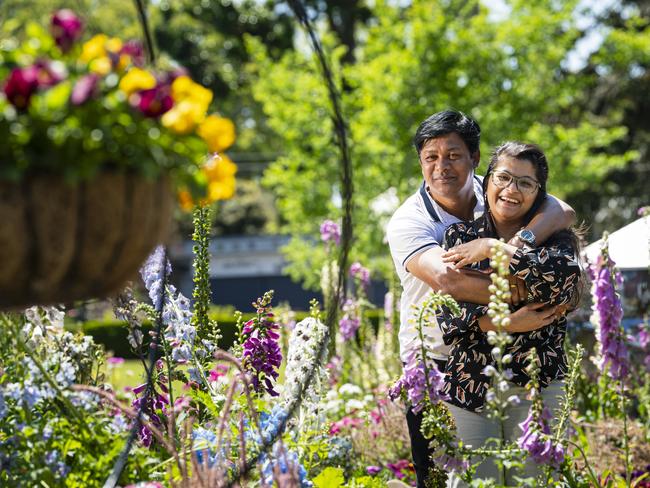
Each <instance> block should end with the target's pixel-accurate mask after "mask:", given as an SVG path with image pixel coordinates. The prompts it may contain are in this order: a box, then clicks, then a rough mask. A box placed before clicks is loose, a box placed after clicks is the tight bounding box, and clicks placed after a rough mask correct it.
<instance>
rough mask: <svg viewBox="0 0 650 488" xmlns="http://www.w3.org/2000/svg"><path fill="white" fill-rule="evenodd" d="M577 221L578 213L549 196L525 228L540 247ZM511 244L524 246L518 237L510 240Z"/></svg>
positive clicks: (564, 203) (566, 204)
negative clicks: (533, 236)
mask: <svg viewBox="0 0 650 488" xmlns="http://www.w3.org/2000/svg"><path fill="white" fill-rule="evenodd" d="M575 221H576V212H575V210H573V208H572V207H571V206H570V205H569V204H568V203H566V202H563V201H562V200H560V199H559V198H556V197H554V196H553V195H547V196H546V199H545V200H544V203H542V206H541V207H540V209H539V211H538V212H537V213H536V214H535V216H534V217H533V218H532V219H531V221H530V222H528V225H526V227H525V228H526V229H528V230H530V231H531V232H532V233H533V234H534V235H535V241H536V243H537V245H539V244H541V243H543V242H546V239H548V238H549V237H551V236H552V235H553V234H555V233H556V232H558V231H560V230H563V229H568V228H569V227H571V226H572V225H573V224H575ZM509 243H510V244H513V245H515V246H517V247H521V246H522V245H523V244H524V243H523V241H522V240H521V239H519V238H518V237H517V236H515V237H513V238H512V239H510V241H509Z"/></svg>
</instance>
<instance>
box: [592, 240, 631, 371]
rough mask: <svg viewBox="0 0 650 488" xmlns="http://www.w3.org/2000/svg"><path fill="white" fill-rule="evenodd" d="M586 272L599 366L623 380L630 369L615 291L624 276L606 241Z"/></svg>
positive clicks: (620, 310) (618, 301)
mask: <svg viewBox="0 0 650 488" xmlns="http://www.w3.org/2000/svg"><path fill="white" fill-rule="evenodd" d="M589 274H590V276H591V279H592V281H593V285H592V294H593V300H594V305H593V311H594V315H593V317H592V320H593V321H594V322H595V324H594V325H595V326H596V339H597V340H598V344H599V349H600V357H599V365H600V368H601V370H602V371H603V372H604V371H605V370H607V372H608V374H609V376H610V377H611V378H613V379H616V380H623V379H624V378H625V377H627V375H628V373H629V371H630V367H629V354H628V350H627V345H626V343H625V336H624V334H623V330H622V328H621V319H622V318H623V306H622V305H621V299H620V296H619V294H618V293H617V292H616V287H617V286H620V285H621V284H622V282H623V278H622V276H621V274H620V272H619V271H618V270H617V269H616V267H615V263H614V261H612V260H611V258H610V257H609V253H608V249H607V243H605V244H604V246H603V249H602V251H601V255H600V256H599V257H598V259H597V260H596V262H595V263H593V264H592V265H591V266H590V267H589Z"/></svg>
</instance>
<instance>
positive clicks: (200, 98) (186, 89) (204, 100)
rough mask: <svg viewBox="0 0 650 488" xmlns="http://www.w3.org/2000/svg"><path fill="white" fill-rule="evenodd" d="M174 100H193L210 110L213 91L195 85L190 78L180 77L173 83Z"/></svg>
mask: <svg viewBox="0 0 650 488" xmlns="http://www.w3.org/2000/svg"><path fill="white" fill-rule="evenodd" d="M172 98H173V99H174V101H181V100H188V99H190V100H193V101H194V102H195V103H196V104H199V105H201V106H203V107H205V110H206V111H207V110H208V106H209V105H210V102H212V91H210V90H208V89H207V88H205V87H203V86H201V85H199V84H198V83H194V82H193V81H192V79H191V78H190V77H189V76H185V75H184V76H179V77H178V78H176V79H175V80H174V82H173V83H172Z"/></svg>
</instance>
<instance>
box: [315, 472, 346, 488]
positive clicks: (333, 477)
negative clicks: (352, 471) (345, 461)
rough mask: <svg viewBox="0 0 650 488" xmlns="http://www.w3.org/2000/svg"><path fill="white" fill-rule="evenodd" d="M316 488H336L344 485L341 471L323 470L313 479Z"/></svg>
mask: <svg viewBox="0 0 650 488" xmlns="http://www.w3.org/2000/svg"><path fill="white" fill-rule="evenodd" d="M313 483H314V486H315V487H316V488H338V487H340V486H343V484H344V483H345V477H344V476H343V470H342V469H341V468H332V467H329V468H325V469H324V470H323V471H321V473H320V474H319V475H318V476H316V477H315V478H314V479H313Z"/></svg>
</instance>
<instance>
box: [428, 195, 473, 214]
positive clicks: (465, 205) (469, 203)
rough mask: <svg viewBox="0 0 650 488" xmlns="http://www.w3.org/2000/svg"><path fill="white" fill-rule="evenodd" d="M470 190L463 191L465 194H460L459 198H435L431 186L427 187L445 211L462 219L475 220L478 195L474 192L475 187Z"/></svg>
mask: <svg viewBox="0 0 650 488" xmlns="http://www.w3.org/2000/svg"><path fill="white" fill-rule="evenodd" d="M469 190H470V191H468V192H463V194H461V195H458V197H457V198H453V199H452V198H447V199H446V198H441V197H438V198H435V197H434V196H433V195H432V194H431V192H430V191H429V188H428V187H427V193H428V194H429V196H430V197H431V198H432V199H433V200H435V202H436V203H437V204H438V205H439V206H440V208H442V209H443V210H444V211H445V212H447V213H448V214H450V215H453V216H454V217H456V218H458V219H460V220H465V221H469V220H474V207H475V206H476V195H475V194H474V189H473V188H471V187H470V189H469Z"/></svg>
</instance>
